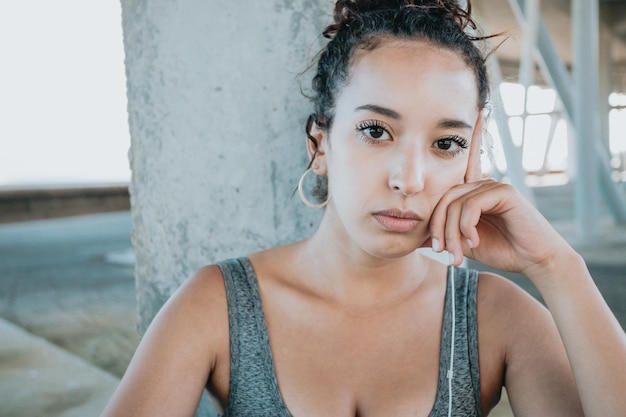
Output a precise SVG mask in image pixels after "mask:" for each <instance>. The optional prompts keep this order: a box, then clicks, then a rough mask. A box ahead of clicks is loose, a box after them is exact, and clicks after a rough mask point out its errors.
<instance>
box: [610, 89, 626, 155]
mask: <svg viewBox="0 0 626 417" xmlns="http://www.w3.org/2000/svg"><path fill="white" fill-rule="evenodd" d="M624 97H626V96H624ZM609 132H610V134H609V144H610V148H611V153H612V154H620V153H626V109H613V110H611V111H610V112H609Z"/></svg>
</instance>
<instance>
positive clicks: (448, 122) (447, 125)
mask: <svg viewBox="0 0 626 417" xmlns="http://www.w3.org/2000/svg"><path fill="white" fill-rule="evenodd" d="M362 110H365V111H371V112H374V113H378V114H382V115H383V116H387V117H390V118H392V119H395V120H401V119H402V115H401V114H400V113H398V112H397V111H395V110H392V109H390V108H387V107H382V106H379V105H376V104H364V105H362V106H359V107H357V108H356V109H354V111H362ZM437 127H438V128H440V129H459V128H460V129H472V125H470V124H469V123H466V122H464V121H463V120H455V119H443V120H441V121H440V122H439V123H437Z"/></svg>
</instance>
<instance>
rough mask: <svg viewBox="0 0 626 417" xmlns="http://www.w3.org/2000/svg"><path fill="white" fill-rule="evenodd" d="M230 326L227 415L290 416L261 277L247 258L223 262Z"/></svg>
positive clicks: (225, 415)
mask: <svg viewBox="0 0 626 417" xmlns="http://www.w3.org/2000/svg"><path fill="white" fill-rule="evenodd" d="M217 265H218V267H219V268H220V270H221V271H222V275H223V277H224V284H225V287H226V299H227V303H228V320H229V328H230V383H229V395H228V398H229V399H228V405H227V407H226V410H225V411H224V417H228V416H231V417H232V416H243V415H255V416H259V417H264V416H267V417H290V414H289V412H288V411H287V409H286V407H285V405H284V403H283V401H282V398H281V396H280V392H279V390H278V383H277V381H276V373H275V371H274V363H273V360H272V352H271V349H270V344H269V337H268V333H267V324H266V321H265V315H264V313H263V305H262V302H261V295H260V292H259V286H258V282H257V277H256V274H255V272H254V269H253V268H252V264H251V263H250V261H249V260H248V259H247V258H237V259H228V260H225V261H222V262H219V263H218V264H217Z"/></svg>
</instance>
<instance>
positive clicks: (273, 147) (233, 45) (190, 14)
mask: <svg viewBox="0 0 626 417" xmlns="http://www.w3.org/2000/svg"><path fill="white" fill-rule="evenodd" d="M122 7H123V29H124V46H125V54H126V72H127V79H128V109H129V123H130V133H131V152H130V161H131V167H132V171H133V175H132V182H131V187H130V194H131V203H132V206H133V228H134V234H133V236H134V249H135V254H136V257H137V265H136V267H137V269H136V278H137V281H138V302H139V310H140V311H141V320H140V324H141V327H142V329H143V328H145V326H146V324H147V323H148V322H149V321H150V319H151V318H152V317H153V316H154V314H155V313H156V311H157V310H158V309H159V308H160V306H161V305H162V303H163V302H164V300H165V299H166V298H167V297H168V296H169V295H170V293H171V292H172V290H173V289H174V288H175V287H176V286H177V285H178V284H179V283H180V282H181V281H182V280H183V279H185V278H187V277H188V276H189V274H191V273H192V272H193V271H194V270H195V269H196V268H197V267H199V266H200V265H201V264H203V263H205V262H206V261H207V260H217V259H220V258H226V257H231V256H236V255H241V254H244V253H249V252H252V251H257V250H259V249H262V248H265V247H268V246H274V245H276V244H279V243H284V242H287V241H291V240H294V239H296V238H300V237H303V236H304V235H305V234H308V232H309V231H311V230H312V228H313V226H314V224H315V219H316V218H317V213H315V212H313V211H311V210H307V209H305V208H302V207H300V204H299V201H298V199H297V197H295V199H292V198H291V194H292V191H293V190H294V188H295V186H296V185H297V182H298V178H299V177H300V175H301V173H302V172H304V169H305V167H306V153H305V147H304V145H305V135H304V132H303V129H304V124H305V121H306V118H307V116H308V114H309V113H310V112H311V107H310V106H309V104H308V100H307V99H306V98H305V97H304V96H303V95H302V94H301V93H300V84H299V81H298V79H297V75H298V74H299V73H300V72H302V71H304V70H305V69H306V67H307V64H308V62H309V60H310V59H311V58H312V57H313V55H314V54H315V53H316V52H317V49H318V46H317V40H318V37H319V33H320V32H321V29H322V26H323V25H324V24H326V22H327V20H328V19H329V18H330V16H329V11H330V10H331V2H329V1H327V0H316V1H306V2H291V1H285V0H267V1H262V2H247V3H241V2H210V1H209V2H207V1H202V0H191V1H185V2H171V1H169V0H150V1H148V0H138V1H125V0H122ZM302 84H303V86H304V87H305V88H306V87H307V86H308V85H310V78H309V77H304V78H302Z"/></svg>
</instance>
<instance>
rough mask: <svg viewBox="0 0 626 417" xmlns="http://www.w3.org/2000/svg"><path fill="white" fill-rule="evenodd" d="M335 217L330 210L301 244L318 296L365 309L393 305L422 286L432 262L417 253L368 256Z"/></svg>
mask: <svg viewBox="0 0 626 417" xmlns="http://www.w3.org/2000/svg"><path fill="white" fill-rule="evenodd" d="M334 217H335V214H334V212H333V210H332V208H330V207H329V208H328V209H327V211H326V213H325V215H324V217H323V219H322V222H321V224H320V227H319V228H318V230H317V231H316V232H315V234H314V235H313V236H312V237H310V238H309V239H307V240H305V241H303V242H302V250H303V251H302V254H303V259H306V263H303V265H310V266H311V268H310V269H309V270H308V271H307V274H306V275H307V278H306V279H307V281H308V282H309V283H310V284H312V285H314V286H315V287H316V292H319V293H320V294H323V295H325V296H327V297H330V298H333V299H335V300H337V301H338V302H341V303H347V304H352V305H357V304H358V305H362V306H365V305H380V304H384V303H388V302H393V301H395V300H397V299H398V298H399V297H403V296H406V295H407V294H411V293H414V292H415V291H416V290H417V289H418V288H419V287H420V286H421V285H422V283H423V281H424V280H425V277H426V276H428V273H429V269H430V268H431V266H432V265H433V261H432V260H430V259H429V258H427V257H425V256H423V255H421V254H419V253H418V252H417V251H412V252H410V253H408V254H406V255H403V256H397V257H392V258H383V257H378V256H374V255H372V254H370V253H367V252H366V251H364V250H363V249H362V248H360V247H358V246H357V245H356V244H355V243H354V242H352V241H351V239H350V238H349V236H348V234H347V232H346V230H345V229H344V228H343V226H341V223H340V222H338V221H336V220H337V219H336V218H334Z"/></svg>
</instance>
